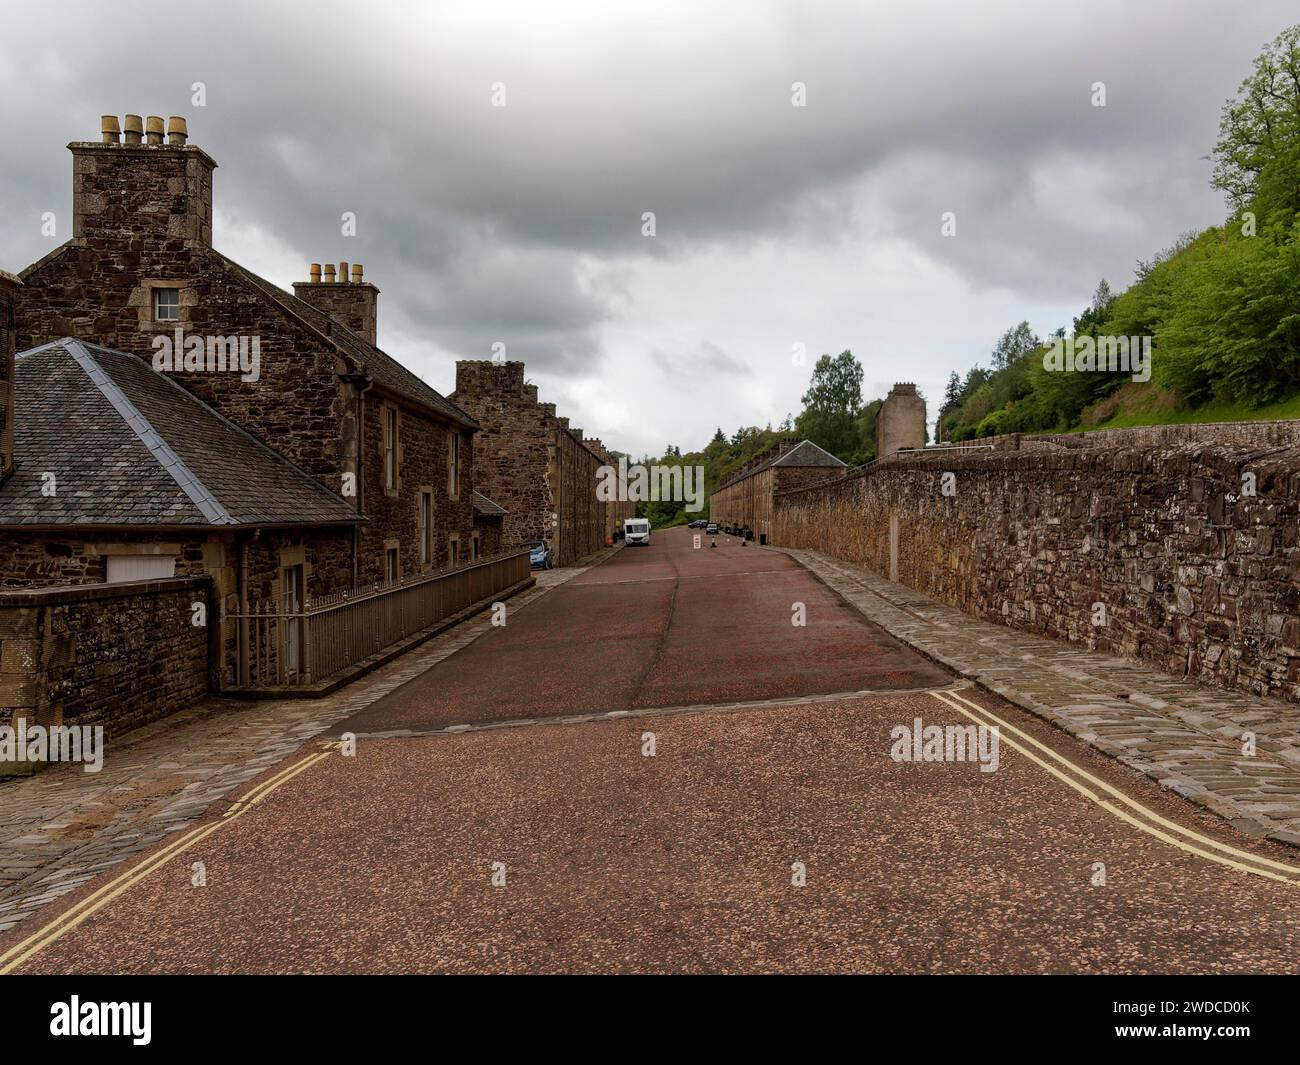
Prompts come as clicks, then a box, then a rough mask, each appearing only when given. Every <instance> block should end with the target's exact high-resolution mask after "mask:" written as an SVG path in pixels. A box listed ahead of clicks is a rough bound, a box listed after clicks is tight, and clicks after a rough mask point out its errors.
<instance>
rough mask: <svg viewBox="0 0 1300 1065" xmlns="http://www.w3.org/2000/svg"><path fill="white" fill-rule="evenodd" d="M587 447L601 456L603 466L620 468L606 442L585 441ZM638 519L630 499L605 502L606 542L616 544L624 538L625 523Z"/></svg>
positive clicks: (596, 440) (616, 458)
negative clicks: (631, 519)
mask: <svg viewBox="0 0 1300 1065" xmlns="http://www.w3.org/2000/svg"><path fill="white" fill-rule="evenodd" d="M583 443H584V444H586V445H587V450H588V451H594V452H595V453H596V454H597V455H599V456H600V460H601V464H602V465H605V466H610V467H617V466H618V456H617V455H616V454H614V453H612V452H611V451H610V450H609V449H608V448H607V447H606V446H605V442H604V441H603V440H601V439H600V438H599V437H597V438H595V439H591V438H588V439H586V440H584V441H583ZM635 517H636V504H635V503H634V502H632V500H630V499H617V498H615V499H609V500H606V501H605V542H606V543H608V544H612V543H614V542H615V541H616V540H621V539H622V538H623V522H624V521H626V520H627V519H628V518H635Z"/></svg>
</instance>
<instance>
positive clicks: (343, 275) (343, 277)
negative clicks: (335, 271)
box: [339, 262, 348, 285]
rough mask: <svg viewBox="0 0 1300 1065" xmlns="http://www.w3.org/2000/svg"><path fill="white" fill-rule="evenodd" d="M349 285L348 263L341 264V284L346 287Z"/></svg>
mask: <svg viewBox="0 0 1300 1065" xmlns="http://www.w3.org/2000/svg"><path fill="white" fill-rule="evenodd" d="M347 283H348V264H347V263H346V262H341V263H339V284H340V285H346V284H347Z"/></svg>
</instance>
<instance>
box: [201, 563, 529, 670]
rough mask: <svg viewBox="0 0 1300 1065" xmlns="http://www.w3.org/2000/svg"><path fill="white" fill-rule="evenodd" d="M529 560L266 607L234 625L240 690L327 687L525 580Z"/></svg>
mask: <svg viewBox="0 0 1300 1065" xmlns="http://www.w3.org/2000/svg"><path fill="white" fill-rule="evenodd" d="M531 571H532V566H531V565H530V563H529V552H528V551H527V550H526V549H525V550H523V551H510V552H506V553H503V554H500V555H496V556H494V557H493V558H489V559H483V560H481V561H478V562H471V563H468V564H466V565H464V566H458V567H457V568H455V569H450V570H443V571H440V572H438V573H432V574H424V575H419V576H414V577H410V578H407V579H406V580H402V581H399V582H398V583H396V584H386V585H373V586H371V587H369V588H360V589H355V590H352V591H344V592H337V593H335V594H333V595H329V596H320V597H317V598H315V599H310V600H308V601H307V603H306V604H305V605H304V607H303V609H301V610H297V611H294V610H291V609H286V607H285V605H284V604H283V603H276V602H274V601H272V600H268V601H266V602H263V603H259V604H256V605H253V606H250V608H249V611H248V613H234V614H225V615H224V618H225V620H228V621H233V622H235V623H236V625H237V628H238V635H237V638H238V644H239V684H240V687H242V688H283V687H300V686H305V685H310V684H315V683H316V682H318V681H322V680H326V679H328V678H329V677H332V676H333V675H334V674H336V673H338V672H339V671H341V670H344V669H347V668H349V667H350V666H354V665H356V664H357V663H358V662H361V661H363V660H364V659H367V658H369V657H370V656H371V655H375V654H378V653H379V652H380V651H383V650H384V649H385V648H388V647H392V646H393V645H394V644H397V643H400V642H401V641H402V640H405V639H407V638H408V637H410V636H414V635H415V634H416V633H418V632H421V631H422V630H424V629H427V628H429V627H430V626H431V625H436V624H437V623H438V622H440V621H444V620H446V619H447V618H449V617H451V616H452V615H454V614H458V613H459V612H460V611H462V610H464V609H466V608H467V607H470V606H473V605H474V604H475V603H478V602H480V601H482V600H484V599H487V598H488V597H490V596H493V595H496V594H497V593H498V592H503V591H505V590H506V589H507V588H510V587H512V586H513V585H516V584H518V583H519V582H520V581H523V580H525V579H527V577H528V575H529V573H530V572H531Z"/></svg>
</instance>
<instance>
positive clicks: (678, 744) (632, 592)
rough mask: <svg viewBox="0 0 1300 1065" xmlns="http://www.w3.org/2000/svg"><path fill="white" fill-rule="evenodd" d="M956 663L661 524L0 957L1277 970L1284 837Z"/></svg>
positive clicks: (1284, 925) (367, 967) (373, 964)
mask: <svg viewBox="0 0 1300 1065" xmlns="http://www.w3.org/2000/svg"><path fill="white" fill-rule="evenodd" d="M796 601H797V602H803V603H804V604H805V605H806V608H807V625H806V627H805V628H803V629H802V630H800V629H798V628H796V627H795V626H792V625H791V624H790V617H791V604H792V603H793V602H796ZM953 687H954V682H953V679H952V678H950V677H948V676H946V675H945V674H944V673H943V672H942V671H941V670H939V669H938V668H937V667H935V666H933V665H932V664H930V663H928V662H927V661H925V660H923V659H921V658H919V657H918V656H916V655H914V654H913V653H912V652H910V651H908V650H907V649H906V648H904V647H901V646H900V645H899V644H897V643H896V642H895V641H894V640H892V639H891V638H890V637H889V636H888V635H887V634H885V633H883V632H881V631H879V630H878V629H874V628H872V627H871V626H869V625H867V624H866V623H865V622H863V621H862V620H861V619H860V618H859V616H858V615H856V614H855V613H853V612H851V611H848V610H847V609H846V608H845V607H844V606H843V605H842V604H841V603H840V602H839V601H838V600H837V599H836V598H835V597H834V596H833V595H831V593H829V592H828V591H827V590H826V589H825V588H824V587H823V586H822V585H820V584H819V583H818V582H817V581H816V580H815V579H813V578H812V577H811V576H810V575H808V574H807V573H806V572H805V571H803V570H802V569H800V568H799V567H797V566H795V565H794V564H793V563H792V562H790V560H789V559H788V558H786V557H785V556H783V555H781V554H779V553H778V552H775V551H769V550H762V549H758V548H753V547H749V548H740V547H739V546H738V545H737V543H736V542H735V541H729V542H728V541H726V540H725V539H724V538H719V547H718V548H717V549H708V548H704V549H701V550H699V551H697V550H695V549H694V548H693V547H691V541H690V534H689V533H688V532H686V531H684V530H679V531H670V532H667V533H659V534H656V535H655V536H654V542H653V545H652V546H651V547H650V548H649V549H646V550H641V549H625V550H623V551H621V552H619V553H618V554H616V555H615V556H614V558H613V559H612V560H611V561H610V562H608V563H606V564H605V565H602V566H600V567H598V568H596V569H594V570H592V571H589V572H588V573H586V574H584V575H583V576H581V577H580V578H578V579H576V580H574V581H571V582H569V583H568V584H566V585H564V586H562V587H560V588H557V589H556V590H555V591H554V592H552V593H550V594H549V595H547V596H545V597H543V598H542V599H540V600H538V601H537V602H535V603H534V604H532V605H530V606H529V607H527V608H525V609H523V610H521V611H519V612H518V613H516V614H514V615H511V616H509V619H508V622H507V625H506V626H505V627H504V628H503V629H501V630H499V631H497V632H493V633H492V634H491V635H489V636H487V637H485V638H484V639H482V640H480V641H478V642H477V643H476V644H474V645H471V646H470V647H467V648H465V649H464V650H462V651H460V652H458V653H457V654H456V655H454V656H453V657H451V658H449V659H447V660H446V661H445V662H444V663H442V664H441V665H439V666H438V667H436V668H434V669H433V670H431V671H429V672H428V673H426V674H424V675H423V676H421V677H419V678H417V679H416V680H414V681H412V682H411V683H410V684H408V685H407V686H406V687H404V688H402V689H399V690H398V691H396V692H394V693H392V694H391V695H390V696H388V697H387V698H386V699H385V700H383V701H382V702H380V703H377V704H375V705H374V706H372V707H370V708H368V709H367V710H365V711H363V712H362V713H360V714H358V715H357V716H356V717H355V718H354V719H352V720H351V721H350V722H348V723H347V725H345V726H344V728H343V729H342V730H341V731H349V732H353V733H355V734H357V735H358V737H359V739H358V741H357V752H356V755H355V756H354V757H346V756H345V755H344V754H343V753H342V752H341V751H340V750H338V749H337V747H336V746H334V745H330V744H327V743H326V742H325V741H313V742H312V743H310V744H308V745H307V746H306V747H305V748H304V749H303V750H302V751H301V752H299V754H298V755H296V756H295V757H294V758H293V759H291V760H290V761H289V762H286V763H285V764H284V765H282V766H280V767H277V768H276V769H275V770H273V771H270V772H268V773H267V774H266V776H265V777H264V778H262V780H261V781H259V782H258V783H255V784H254V785H253V786H251V787H250V788H249V789H248V790H247V791H246V792H244V793H242V795H241V796H240V799H239V800H237V801H235V802H224V803H221V804H219V805H218V807H216V808H214V809H213V810H212V811H211V812H210V814H209V817H208V818H207V820H206V821H205V822H204V823H203V824H201V825H200V826H199V827H198V828H196V829H194V830H192V831H191V832H189V833H187V834H186V835H184V836H182V837H179V838H178V839H177V840H174V841H171V842H170V843H169V844H168V845H167V847H164V848H162V849H160V851H159V852H158V853H157V855H156V856H155V857H154V858H153V859H152V861H149V860H146V862H144V863H141V864H139V865H137V866H133V867H132V868H131V869H130V870H126V871H123V870H121V869H117V870H112V871H110V872H109V873H107V874H106V875H105V876H104V877H103V878H101V879H100V880H98V881H94V882H92V883H90V884H88V885H86V886H85V888H83V889H82V890H80V891H79V892H78V893H77V894H75V895H73V896H70V897H69V898H68V899H65V900H61V901H60V903H59V906H60V907H62V909H61V911H60V912H58V913H55V912H53V911H51V912H50V913H49V914H48V915H42V918H41V919H39V920H38V922H36V923H38V924H39V925H40V927H37V928H30V927H29V928H21V926H20V929H19V930H16V932H15V933H14V934H11V935H10V936H9V937H8V938H6V939H3V940H0V969H3V968H5V967H8V968H10V969H14V970H16V971H19V972H77V973H81V972H93V973H101V972H103V973H119V972H431V971H470V972H481V971H492V972H502V971H509V972H536V971H541V972H555V971H597V972H682V971H689V972H714V971H726V972H732V971H738V972H755V971H798V972H811V971H818V972H820V971H855V972H1295V971H1297V969H1298V968H1300V962H1298V961H1297V959H1300V908H1298V907H1297V906H1296V900H1297V894H1296V892H1297V890H1300V856H1297V855H1296V852H1294V851H1292V850H1289V849H1287V848H1282V847H1277V846H1272V845H1267V846H1266V845H1262V844H1259V843H1257V842H1254V841H1250V840H1247V839H1245V838H1243V837H1241V836H1239V835H1238V834H1236V833H1235V832H1233V831H1232V830H1231V829H1229V828H1228V827H1226V826H1225V825H1223V824H1222V823H1220V822H1218V821H1216V820H1212V819H1211V818H1210V817H1209V816H1208V815H1202V814H1200V813H1198V812H1196V811H1195V810H1194V809H1193V808H1192V807H1190V806H1188V805H1187V804H1185V803H1184V802H1183V801H1182V800H1180V799H1177V798H1176V797H1174V796H1170V795H1168V794H1165V793H1162V792H1161V791H1160V790H1159V789H1158V788H1157V787H1156V786H1155V785H1153V784H1151V783H1150V782H1149V781H1147V780H1146V779H1145V778H1140V777H1137V776H1135V775H1134V774H1133V773H1131V772H1130V771H1128V770H1126V769H1124V768H1123V767H1122V766H1119V765H1117V764H1115V763H1113V762H1111V761H1109V760H1107V759H1105V758H1103V757H1102V756H1100V755H1096V754H1094V753H1092V752H1091V751H1089V750H1088V749H1086V748H1084V747H1083V746H1081V745H1080V744H1078V743H1076V742H1075V741H1073V740H1072V739H1070V738H1069V737H1068V736H1065V735H1064V734H1062V733H1060V732H1058V731H1056V730H1054V729H1052V728H1051V727H1049V726H1047V725H1046V724H1044V723H1043V722H1041V721H1039V720H1037V719H1035V718H1033V717H1031V716H1029V715H1027V714H1024V713H1022V712H1020V711H1018V710H1016V709H1014V708H1013V707H1010V706H1008V705H1007V704H1004V703H1001V702H1000V701H999V700H996V699H993V698H991V697H987V696H981V695H977V694H975V693H974V692H973V691H972V690H971V689H960V688H958V690H957V691H956V692H955V694H954V693H953ZM918 688H933V689H935V690H936V692H935V693H933V694H932V693H930V692H928V691H916V690H914V689H918ZM890 689H893V691H890ZM845 692H872V693H873V694H865V695H861V694H860V695H848V696H846V695H844V694H843V693H845ZM810 696H811V697H813V698H811V699H809V698H807V697H810ZM760 700H761V701H763V702H762V703H760V704H758V705H748V706H746V705H743V704H745V703H755V702H756V701H760ZM738 702H739V703H741V704H742V705H740V706H736V705H735V704H736V703H738ZM682 707H689V708H691V709H688V710H682V709H680V708H682ZM611 711H612V712H613V714H614V715H615V716H613V717H604V716H600V717H596V718H593V717H592V716H591V715H604V714H607V713H610V712H611ZM557 715H569V716H571V717H572V718H573V720H570V721H567V722H564V723H553V722H552V723H548V722H546V721H545V720H544V719H546V718H553V717H555V716H557ZM991 715H992V716H991ZM917 718H920V719H921V721H922V724H923V726H924V725H932V724H933V725H940V726H944V725H968V724H974V723H976V722H978V723H983V724H997V725H998V726H999V728H1000V730H1001V731H1000V733H999V735H1000V738H1001V742H1000V746H999V759H998V762H997V768H996V771H990V772H985V771H983V770H982V768H981V765H980V764H979V763H978V761H922V762H913V761H898V760H896V759H895V758H894V757H891V751H893V750H895V748H896V740H895V734H894V730H896V729H898V728H902V729H904V730H906V731H908V732H909V733H910V730H911V729H912V728H913V722H914V720H915V719H917ZM448 725H462V726H468V727H467V728H466V729H465V730H463V731H461V730H457V731H453V732H450V733H448V732H438V733H436V734H435V732H434V730H438V729H443V728H445V727H446V726H448ZM394 730H406V731H408V732H409V733H410V734H409V735H399V736H390V737H388V738H376V737H375V735H374V734H375V733H379V732H386V731H387V732H391V731H394ZM908 749H909V750H910V749H911V748H910V744H909V745H908ZM651 751H653V753H651ZM986 753H987V749H986ZM987 761H988V760H987V759H986V762H987ZM168 848H170V849H168ZM196 862H201V863H202V870H203V872H204V874H205V876H206V886H202V887H196V886H194V883H193V882H194V879H195V865H194V863H196Z"/></svg>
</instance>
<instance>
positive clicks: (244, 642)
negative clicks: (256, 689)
mask: <svg viewBox="0 0 1300 1065" xmlns="http://www.w3.org/2000/svg"><path fill="white" fill-rule="evenodd" d="M260 532H261V530H260V529H256V530H254V531H253V535H252V536H251V537H249V536H245V537H242V538H241V539H240V541H239V614H240V618H239V686H240V687H241V688H247V687H248V685H249V684H250V683H251V681H252V677H251V675H250V673H249V669H250V667H251V663H250V661H249V659H250V654H249V650H250V648H249V644H248V634H249V628H248V606H249V601H248V545H249V544H250V543H252V541H253V540H255V539H256V538H257V536H258V534H259V533H260Z"/></svg>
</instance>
